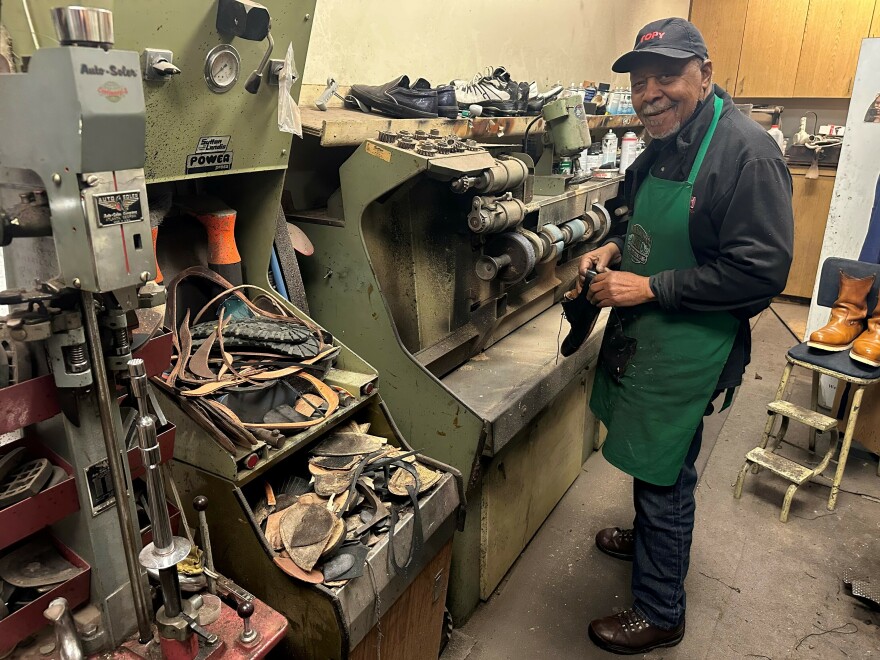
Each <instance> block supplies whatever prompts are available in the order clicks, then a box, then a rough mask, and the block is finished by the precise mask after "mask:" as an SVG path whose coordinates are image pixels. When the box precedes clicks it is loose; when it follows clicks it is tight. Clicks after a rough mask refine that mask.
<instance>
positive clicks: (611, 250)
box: [577, 243, 620, 294]
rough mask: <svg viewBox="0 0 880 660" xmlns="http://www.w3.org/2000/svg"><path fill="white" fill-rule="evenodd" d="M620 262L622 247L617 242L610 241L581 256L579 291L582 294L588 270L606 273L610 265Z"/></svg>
mask: <svg viewBox="0 0 880 660" xmlns="http://www.w3.org/2000/svg"><path fill="white" fill-rule="evenodd" d="M618 263H620V249H619V248H618V247H617V244H616V243H608V244H607V245H603V246H602V247H600V248H596V249H595V250H591V251H590V252H587V253H586V254H585V255H584V256H582V257H581V263H580V265H579V266H578V283H577V292H578V294H580V292H581V287H582V286H583V285H584V278H585V277H586V275H587V271H588V270H594V271H596V272H597V273H604V272H605V271H607V270H608V267H609V266H613V265H615V264H618Z"/></svg>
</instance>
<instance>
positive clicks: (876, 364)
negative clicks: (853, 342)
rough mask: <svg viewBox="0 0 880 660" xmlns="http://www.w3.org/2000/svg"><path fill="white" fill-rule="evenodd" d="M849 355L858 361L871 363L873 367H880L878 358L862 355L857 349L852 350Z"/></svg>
mask: <svg viewBox="0 0 880 660" xmlns="http://www.w3.org/2000/svg"><path fill="white" fill-rule="evenodd" d="M849 356H850V357H851V358H852V359H853V360H855V361H856V362H861V363H862V364H869V365H871V366H872V367H880V362H877V361H876V360H869V359H868V358H866V357H862V356H861V355H856V352H855V351H850V352H849Z"/></svg>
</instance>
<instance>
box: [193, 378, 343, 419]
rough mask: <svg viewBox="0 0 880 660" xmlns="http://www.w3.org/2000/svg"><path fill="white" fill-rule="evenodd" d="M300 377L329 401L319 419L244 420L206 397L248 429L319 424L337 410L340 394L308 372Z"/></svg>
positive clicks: (212, 406)
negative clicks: (273, 422)
mask: <svg viewBox="0 0 880 660" xmlns="http://www.w3.org/2000/svg"><path fill="white" fill-rule="evenodd" d="M299 378H302V379H304V380H307V381H308V382H309V383H311V385H312V386H313V387H314V388H315V389H316V390H317V391H318V393H319V394H320V395H321V396H322V397H323V399H324V400H325V401H326V402H327V410H325V411H324V414H323V415H322V416H321V417H320V418H319V419H310V420H307V421H304V422H287V423H283V424H262V423H260V424H258V423H250V422H243V421H241V419H239V417H238V416H237V415H236V414H235V413H234V412H232V411H231V410H230V409H229V408H228V407H227V406H225V405H223V404H222V403H220V402H219V401H214V400H212V399H206V402H207V404H208V405H209V406H211V408H213V409H214V410H215V411H217V412H220V413H222V414H224V415H226V416H227V417H229V419H231V420H233V421H234V422H235V423H236V424H240V425H241V426H242V427H243V428H246V429H278V430H279V431H285V430H295V429H306V428H309V427H311V426H317V425H318V424H320V423H322V422H323V421H324V420H326V419H327V418H328V417H330V415H332V414H333V413H334V412H336V409H337V408H338V407H339V396H338V395H337V394H336V392H335V391H334V390H333V388H331V387H330V386H329V385H326V384H324V382H323V381H321V380H318V379H317V378H315V377H314V376H311V375H309V374H306V373H301V374H299Z"/></svg>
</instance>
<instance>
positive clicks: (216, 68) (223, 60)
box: [205, 44, 241, 94]
mask: <svg viewBox="0 0 880 660" xmlns="http://www.w3.org/2000/svg"><path fill="white" fill-rule="evenodd" d="M240 69H241V58H240V57H239V56H238V51H237V50H235V48H233V47H232V46H230V45H229V44H220V45H219V46H216V47H215V48H212V49H211V51H210V52H209V53H208V55H207V57H205V82H206V83H208V89H210V90H211V91H212V92H214V93H215V94H223V93H224V92H228V91H229V90H230V89H232V87H233V85H235V81H236V80H238V73H239V70H240Z"/></svg>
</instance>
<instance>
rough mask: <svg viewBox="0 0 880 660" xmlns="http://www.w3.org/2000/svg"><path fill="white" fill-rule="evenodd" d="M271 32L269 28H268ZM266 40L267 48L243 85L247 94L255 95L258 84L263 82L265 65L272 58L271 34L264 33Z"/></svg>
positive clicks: (273, 46)
mask: <svg viewBox="0 0 880 660" xmlns="http://www.w3.org/2000/svg"><path fill="white" fill-rule="evenodd" d="M269 29H270V30H271V26H270V28H269ZM266 39H267V40H268V41H269V47H268V48H267V49H266V52H265V53H263V59H262V60H260V66H258V67H257V68H256V69H255V70H254V72H253V73H252V74H251V75H249V76H248V79H247V82H246V83H245V84H244V88H245V90H246V91H247V92H248V93H249V94H256V93H257V92H258V91H259V90H260V83H261V82H263V74H264V73H265V72H266V65H267V64H269V58H270V57H271V56H272V49H273V48H275V40H274V39H272V32H271V31H270V32H267V33H266Z"/></svg>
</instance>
